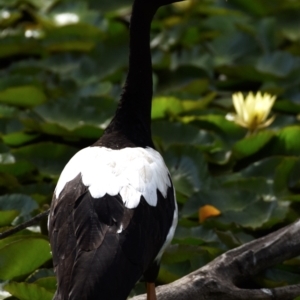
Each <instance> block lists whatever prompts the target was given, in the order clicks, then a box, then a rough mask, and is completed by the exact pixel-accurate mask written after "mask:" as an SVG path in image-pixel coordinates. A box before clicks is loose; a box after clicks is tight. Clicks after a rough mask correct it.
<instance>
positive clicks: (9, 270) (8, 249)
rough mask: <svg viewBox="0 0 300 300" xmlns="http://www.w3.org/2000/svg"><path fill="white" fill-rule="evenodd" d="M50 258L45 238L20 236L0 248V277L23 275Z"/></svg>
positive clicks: (11, 277)
mask: <svg viewBox="0 0 300 300" xmlns="http://www.w3.org/2000/svg"><path fill="white" fill-rule="evenodd" d="M50 258H51V254H50V246H49V242H48V241H47V240H46V239H42V238H34V237H28V238H21V239H19V240H17V241H15V242H12V243H10V244H8V245H6V246H4V247H2V248H1V249H0V279H1V280H8V279H13V278H16V277H20V276H24V275H26V274H28V273H31V272H33V271H34V270H35V269H36V268H37V267H39V266H41V265H42V264H44V263H45V262H46V261H48V260H49V259H50Z"/></svg>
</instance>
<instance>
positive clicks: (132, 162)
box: [55, 147, 171, 208]
mask: <svg viewBox="0 0 300 300" xmlns="http://www.w3.org/2000/svg"><path fill="white" fill-rule="evenodd" d="M78 174H81V176H82V182H83V184H84V185H85V186H87V187H88V189H89V191H90V193H91V195H92V196H93V197H94V198H101V197H103V196H104V195H105V194H109V195H111V196H114V195H117V194H120V195H121V196H122V199H123V202H124V204H125V206H126V207H128V208H135V207H137V206H138V204H139V202H140V198H141V196H143V197H144V198H145V200H146V201H147V203H148V204H149V205H151V206H156V204H157V194H156V191H157V190H159V191H160V192H161V194H162V195H163V196H164V197H166V195H167V190H168V187H170V186H171V181H170V178H169V171H168V169H167V167H166V165H165V163H164V161H163V159H162V157H161V155H160V154H159V153H158V152H157V151H155V150H154V149H152V148H146V149H144V148H124V149H121V150H112V149H108V148H104V147H88V148H85V149H83V150H81V151H79V152H78V153H76V154H75V155H74V156H73V157H72V158H71V160H70V161H69V162H68V164H67V165H66V166H65V168H64V170H63V172H62V173H61V176H60V178H59V181H58V183H57V186H56V190H55V195H56V198H58V197H59V195H60V193H61V192H62V190H63V188H64V186H65V185H66V183H67V182H69V181H71V180H72V179H74V178H75V177H76V176H77V175H78Z"/></svg>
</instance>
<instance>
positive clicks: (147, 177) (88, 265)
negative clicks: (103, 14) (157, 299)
mask: <svg viewBox="0 0 300 300" xmlns="http://www.w3.org/2000/svg"><path fill="white" fill-rule="evenodd" d="M163 1H165V0H161V1H160V0H152V1H151V0H147V1H144V2H143V1H142V0H136V1H135V3H134V8H133V14H132V19H131V30H130V35H131V38H130V63H129V72H128V76H127V80H126V84H125V87H124V92H123V94H122V97H121V100H120V103H119V106H118V109H117V112H116V115H115V117H114V118H113V120H112V122H111V123H110V125H109V126H108V128H107V129H106V131H105V133H104V135H103V136H102V137H101V138H100V139H99V140H98V141H97V142H96V143H95V144H94V145H92V146H90V147H88V148H85V149H83V150H81V151H79V152H78V153H77V154H75V156H74V157H73V158H72V159H71V160H70V161H69V163H68V164H67V165H66V167H65V168H64V170H63V172H62V174H61V176H60V178H59V181H58V183H57V186H56V190H55V193H54V196H53V200H52V205H51V211H50V215H49V235H50V243H51V248H52V253H53V264H54V270H55V273H56V276H57V280H58V283H57V291H56V294H55V296H54V299H55V300H93V299H95V300H96V299H97V300H99V299H100V300H125V299H126V298H127V296H128V294H129V293H130V290H131V289H132V288H133V287H134V285H135V283H136V282H137V281H138V280H139V279H140V278H141V277H142V276H144V278H145V280H146V282H154V281H155V279H156V277H157V273H158V270H159V263H160V258H161V255H162V253H163V251H164V250H165V248H166V246H167V245H168V244H169V243H170V241H171V239H172V237H173V235H174V231H175V228H176V224H177V205H176V200H175V193H174V188H173V184H172V181H171V177H170V174H169V171H168V169H167V167H166V165H165V163H164V161H163V159H162V157H161V155H160V154H159V153H158V152H157V151H156V150H155V149H154V146H153V142H152V139H151V129H150V121H151V120H150V113H151V99H152V67H151V56H150V48H149V35H150V24H151V20H152V17H153V15H154V13H155V11H156V9H157V8H158V7H159V6H160V5H163V4H167V3H155V2H163ZM169 2H171V1H169ZM153 3H154V4H153ZM138 50H139V51H138Z"/></svg>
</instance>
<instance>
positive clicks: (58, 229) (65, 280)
mask: <svg viewBox="0 0 300 300" xmlns="http://www.w3.org/2000/svg"><path fill="white" fill-rule="evenodd" d="M157 196H158V201H157V205H156V206H155V207H154V206H150V205H149V204H148V203H147V202H146V201H145V200H144V199H143V197H141V199H140V203H139V205H138V206H137V207H136V208H134V209H128V208H127V207H126V206H125V205H124V203H123V201H122V198H121V196H120V195H115V196H110V195H107V194H106V195H104V196H103V197H102V198H98V199H95V198H93V197H92V196H91V194H90V192H89V191H88V189H87V187H86V186H84V184H83V183H82V180H81V175H78V176H77V177H76V178H74V179H73V180H71V181H70V182H68V183H67V184H66V185H65V187H64V188H63V190H62V192H61V193H60V195H59V198H58V199H56V198H55V196H54V199H53V202H52V207H51V212H50V215H49V234H50V242H51V247H52V253H53V262H54V268H55V272H56V275H57V278H58V286H57V292H56V295H55V298H54V299H55V300H67V299H68V300H69V299H70V300H71V299H72V300H75V299H76V300H79V299H80V300H85V299H86V300H93V299H95V300H96V299H97V300H99V299H103V300H118V299H119V300H124V299H126V297H127V295H128V294H129V292H130V290H131V289H132V288H133V286H134V284H135V283H136V281H137V280H139V278H140V277H141V276H142V274H143V273H144V272H145V271H146V270H147V269H149V268H151V265H152V263H153V260H154V259H155V257H156V255H157V254H158V252H159V250H160V249H161V247H162V245H163V244H164V242H165V240H166V237H167V234H168V232H169V230H170V227H171V226H172V221H173V216H174V210H175V202H174V191H173V187H169V188H168V192H167V197H166V198H164V197H163V196H162V195H161V193H160V192H159V191H157Z"/></svg>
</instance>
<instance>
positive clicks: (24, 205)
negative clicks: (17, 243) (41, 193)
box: [0, 194, 38, 222]
mask: <svg viewBox="0 0 300 300" xmlns="http://www.w3.org/2000/svg"><path fill="white" fill-rule="evenodd" d="M37 208H38V205H37V203H36V202H35V201H34V200H33V199H32V198H31V197H29V196H26V195H21V194H10V195H4V196H0V210H2V211H11V210H15V211H18V212H19V218H18V220H17V222H21V221H24V219H25V220H26V219H27V218H28V217H29V216H30V214H31V213H32V212H33V211H34V210H35V209H37Z"/></svg>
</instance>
